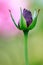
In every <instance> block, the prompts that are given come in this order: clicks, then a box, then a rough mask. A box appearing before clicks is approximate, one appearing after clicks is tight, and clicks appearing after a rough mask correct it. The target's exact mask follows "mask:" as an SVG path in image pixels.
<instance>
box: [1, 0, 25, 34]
mask: <svg viewBox="0 0 43 65" xmlns="http://www.w3.org/2000/svg"><path fill="white" fill-rule="evenodd" d="M20 7H22V8H24V7H26V3H25V2H24V1H22V0H0V35H2V34H4V35H9V34H15V33H16V32H18V31H17V30H16V29H15V26H14V24H13V22H12V20H11V17H10V14H9V11H8V9H11V11H12V14H13V16H14V19H15V21H16V23H17V24H18V21H19V18H20ZM15 31H16V32H15Z"/></svg>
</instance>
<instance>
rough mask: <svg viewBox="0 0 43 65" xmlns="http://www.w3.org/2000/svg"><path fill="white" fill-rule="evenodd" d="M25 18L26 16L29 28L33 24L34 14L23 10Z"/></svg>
mask: <svg viewBox="0 0 43 65" xmlns="http://www.w3.org/2000/svg"><path fill="white" fill-rule="evenodd" d="M23 16H24V18H25V20H26V23H27V27H28V26H29V25H30V24H31V23H32V14H31V12H30V11H28V10H27V9H24V10H23Z"/></svg>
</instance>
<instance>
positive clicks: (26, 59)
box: [24, 31, 28, 65]
mask: <svg viewBox="0 0 43 65" xmlns="http://www.w3.org/2000/svg"><path fill="white" fill-rule="evenodd" d="M24 38H25V45H24V46H25V64H26V65H28V44H27V40H28V32H26V31H25V32H24Z"/></svg>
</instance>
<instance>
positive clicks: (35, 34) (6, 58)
mask: <svg viewBox="0 0 43 65" xmlns="http://www.w3.org/2000/svg"><path fill="white" fill-rule="evenodd" d="M20 7H22V9H23V8H24V7H25V8H27V9H29V10H31V12H32V14H33V12H34V10H35V9H37V10H38V9H40V13H39V16H38V20H37V24H36V26H35V28H34V29H33V30H31V31H30V32H29V34H28V58H29V64H30V65H43V0H0V65H25V60H24V35H23V32H22V31H20V30H18V29H17V28H16V27H15V26H14V24H13V22H12V20H11V18H10V15H9V12H8V9H11V11H12V13H13V16H14V18H15V20H16V23H17V24H18V20H19V16H20V12H19V8H20ZM17 17H18V18H17Z"/></svg>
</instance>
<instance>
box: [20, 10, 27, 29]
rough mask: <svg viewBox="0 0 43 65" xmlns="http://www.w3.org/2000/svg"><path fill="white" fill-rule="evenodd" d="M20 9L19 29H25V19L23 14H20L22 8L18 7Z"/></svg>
mask: <svg viewBox="0 0 43 65" xmlns="http://www.w3.org/2000/svg"><path fill="white" fill-rule="evenodd" d="M20 11H21V17H20V29H21V30H25V29H26V28H27V26H26V20H25V18H24V16H23V14H22V10H21V9H20Z"/></svg>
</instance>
